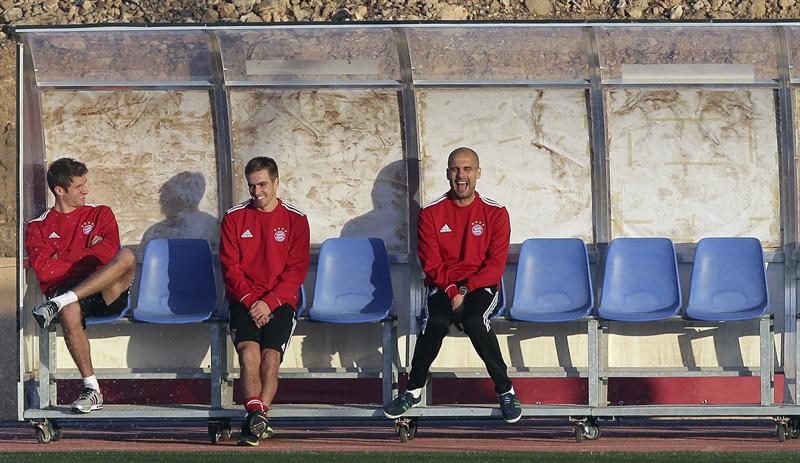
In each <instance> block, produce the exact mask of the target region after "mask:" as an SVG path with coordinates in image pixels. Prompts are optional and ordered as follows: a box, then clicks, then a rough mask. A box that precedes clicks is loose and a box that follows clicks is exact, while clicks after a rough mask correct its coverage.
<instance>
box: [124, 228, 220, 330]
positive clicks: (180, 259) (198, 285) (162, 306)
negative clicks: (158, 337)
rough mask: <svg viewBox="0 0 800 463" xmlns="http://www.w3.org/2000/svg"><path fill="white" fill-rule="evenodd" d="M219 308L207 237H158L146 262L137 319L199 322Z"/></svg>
mask: <svg viewBox="0 0 800 463" xmlns="http://www.w3.org/2000/svg"><path fill="white" fill-rule="evenodd" d="M216 307H217V286H216V283H215V278H214V263H213V259H212V255H211V247H210V246H209V244H208V241H206V240H203V239H154V240H151V241H150V242H148V243H147V248H145V251H144V260H143V261H142V274H141V283H140V285H139V299H138V302H137V305H136V307H135V308H134V309H133V318H134V319H135V320H139V321H146V322H151V323H196V322H201V321H204V320H207V319H208V318H210V317H211V315H212V314H213V313H214V311H215V310H216Z"/></svg>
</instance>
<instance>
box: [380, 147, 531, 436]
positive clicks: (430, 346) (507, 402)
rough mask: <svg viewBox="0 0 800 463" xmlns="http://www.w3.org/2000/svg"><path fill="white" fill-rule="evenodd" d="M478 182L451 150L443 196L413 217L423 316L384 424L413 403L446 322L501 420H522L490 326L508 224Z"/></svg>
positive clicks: (467, 162) (464, 154)
mask: <svg viewBox="0 0 800 463" xmlns="http://www.w3.org/2000/svg"><path fill="white" fill-rule="evenodd" d="M480 177H481V168H480V160H479V159H478V154H477V153H475V151H473V150H471V149H469V148H463V147H462V148H457V149H456V150H454V151H453V152H452V153H450V156H449V157H448V159H447V179H448V180H449V182H450V191H448V192H447V193H445V194H444V195H442V196H440V197H439V198H437V199H435V200H434V201H433V202H432V203H431V204H429V205H428V206H426V207H424V208H423V209H422V211H420V214H419V228H418V235H419V249H418V255H419V259H420V262H422V269H423V271H424V272H425V277H426V278H425V285H426V287H427V312H428V313H427V317H426V321H425V323H424V324H423V326H422V332H421V333H420V335H419V337H418V338H417V344H416V348H415V349H414V358H413V360H412V362H411V373H410V374H409V380H408V384H407V386H406V392H405V393H403V394H400V395H398V396H397V397H395V398H394V400H392V401H391V402H389V403H388V404H386V405H385V406H384V414H385V415H386V416H387V417H388V418H398V417H400V416H402V415H403V414H404V413H405V412H407V411H408V410H409V409H411V407H414V406H416V405H417V404H419V403H420V401H421V397H420V395H421V393H422V388H423V387H424V386H425V381H426V380H427V376H428V371H429V370H430V367H431V364H432V363H433V361H434V360H435V359H436V355H437V354H438V353H439V349H440V348H441V347H442V341H443V340H444V337H445V336H446V335H447V332H448V330H449V327H450V325H451V324H453V323H455V324H456V326H459V324H460V325H463V329H464V332H465V333H466V334H467V335H469V338H470V340H471V341H472V345H473V346H474V347H475V350H476V351H477V352H478V355H479V356H480V357H481V359H483V361H484V363H485V364H486V369H487V370H488V371H489V376H491V378H492V380H494V384H495V392H497V394H498V396H499V398H500V409H501V411H502V413H503V418H504V419H505V420H506V422H508V423H515V422H517V421H518V420H519V419H520V417H521V416H522V407H521V406H520V403H519V401H518V400H517V397H516V395H515V393H514V388H513V387H512V385H511V380H510V379H509V377H508V374H507V372H506V370H507V368H506V364H505V362H504V361H503V357H502V355H501V354H500V346H499V344H498V343H497V336H496V335H495V333H494V331H493V330H492V328H491V325H490V323H489V317H490V316H491V315H492V314H493V313H494V311H495V309H496V308H497V302H498V296H499V295H498V289H499V285H500V279H501V277H502V276H503V271H504V270H505V265H506V258H507V256H508V244H509V239H510V237H511V225H510V223H509V218H508V211H507V210H506V208H505V207H503V206H502V205H500V204H498V203H497V202H495V201H493V200H491V199H489V198H486V197H484V196H481V195H479V194H478V192H476V191H475V185H476V183H477V181H478V179H479V178H480Z"/></svg>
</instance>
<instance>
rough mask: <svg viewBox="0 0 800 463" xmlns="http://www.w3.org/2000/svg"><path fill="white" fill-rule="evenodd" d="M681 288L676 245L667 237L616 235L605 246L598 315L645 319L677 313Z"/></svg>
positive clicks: (641, 320) (620, 319) (670, 315)
mask: <svg viewBox="0 0 800 463" xmlns="http://www.w3.org/2000/svg"><path fill="white" fill-rule="evenodd" d="M680 307H681V287H680V280H679V279H678V262H677V259H676V258H675V246H673V244H672V241H670V240H669V239H667V238H617V239H615V240H614V241H612V242H611V244H610V245H609V246H608V256H607V257H606V265H605V276H604V278H603V292H602V298H601V300H600V307H599V308H598V309H597V315H598V316H599V317H600V318H603V319H606V320H618V321H631V322H644V321H654V320H664V319H667V318H671V317H674V316H676V315H677V314H678V311H679V310H680Z"/></svg>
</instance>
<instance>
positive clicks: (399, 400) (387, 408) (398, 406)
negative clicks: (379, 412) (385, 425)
mask: <svg viewBox="0 0 800 463" xmlns="http://www.w3.org/2000/svg"><path fill="white" fill-rule="evenodd" d="M420 402H422V397H419V398H418V399H415V398H414V396H413V395H411V393H410V392H404V393H402V394H399V395H398V396H397V397H395V398H394V400H392V401H391V402H389V403H388V404H386V405H384V406H383V414H384V415H385V416H386V418H389V419H392V420H393V419H395V418H400V417H401V416H402V415H403V413H405V412H407V411H409V410H411V408H412V407H416V406H417V405H419V403H420Z"/></svg>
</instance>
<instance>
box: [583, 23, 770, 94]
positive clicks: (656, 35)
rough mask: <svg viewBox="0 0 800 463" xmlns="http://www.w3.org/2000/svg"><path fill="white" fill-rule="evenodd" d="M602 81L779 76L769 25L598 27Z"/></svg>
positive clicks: (698, 80) (716, 80) (700, 80)
mask: <svg viewBox="0 0 800 463" xmlns="http://www.w3.org/2000/svg"><path fill="white" fill-rule="evenodd" d="M595 31H596V34H597V42H598V47H599V52H600V66H601V72H602V78H603V80H606V81H607V80H611V81H622V82H631V83H639V82H663V83H692V82H695V83H704V82H712V83H720V82H745V83H746V82H752V81H754V80H770V79H777V77H778V69H777V61H776V54H775V37H774V32H773V29H771V28H769V27H751V26H722V27H698V26H672V25H663V26H662V25H642V26H625V27H597V28H595Z"/></svg>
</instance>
